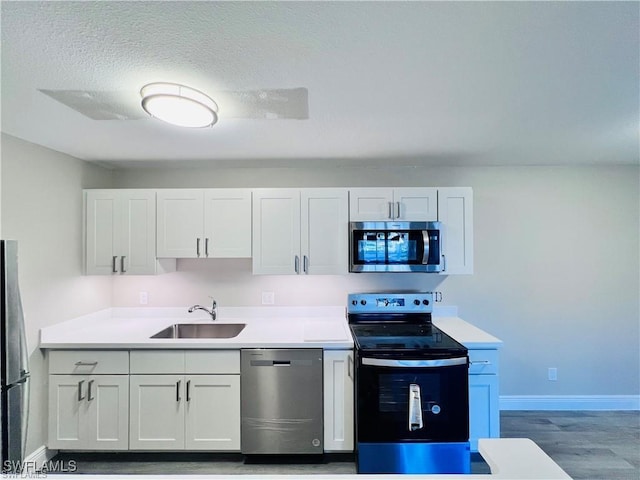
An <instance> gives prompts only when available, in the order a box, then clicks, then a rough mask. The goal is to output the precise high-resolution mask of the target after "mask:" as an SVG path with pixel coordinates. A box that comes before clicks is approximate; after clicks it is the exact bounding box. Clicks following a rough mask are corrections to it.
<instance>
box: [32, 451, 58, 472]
mask: <svg viewBox="0 0 640 480" xmlns="http://www.w3.org/2000/svg"><path fill="white" fill-rule="evenodd" d="M57 454H58V451H57V450H49V449H48V448H47V447H45V446H44V445H42V446H41V447H39V448H36V449H35V450H34V451H33V452H31V453H30V454H29V455H27V457H26V458H25V459H24V463H25V465H29V466H35V470H41V469H42V467H43V465H45V464H46V463H48V462H49V460H51V459H52V458H53V457H55V456H56V455H57ZM30 468H31V467H30Z"/></svg>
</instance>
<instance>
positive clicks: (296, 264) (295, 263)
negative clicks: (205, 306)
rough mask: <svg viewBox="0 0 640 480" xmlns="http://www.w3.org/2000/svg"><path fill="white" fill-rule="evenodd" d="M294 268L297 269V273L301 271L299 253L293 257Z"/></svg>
mask: <svg viewBox="0 0 640 480" xmlns="http://www.w3.org/2000/svg"><path fill="white" fill-rule="evenodd" d="M293 268H294V269H295V271H296V273H300V257H298V255H296V256H295V258H294V259H293Z"/></svg>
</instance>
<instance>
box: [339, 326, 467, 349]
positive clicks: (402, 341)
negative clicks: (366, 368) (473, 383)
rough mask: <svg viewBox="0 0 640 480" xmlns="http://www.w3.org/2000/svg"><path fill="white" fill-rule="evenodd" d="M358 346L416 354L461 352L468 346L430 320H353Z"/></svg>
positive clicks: (353, 330) (359, 347) (354, 334)
mask: <svg viewBox="0 0 640 480" xmlns="http://www.w3.org/2000/svg"><path fill="white" fill-rule="evenodd" d="M350 327H351V332H352V333H353V337H354V339H355V343H356V347H357V349H359V350H361V351H366V352H379V353H394V354H403V353H405V354H409V353H411V354H414V353H419V352H422V353H427V354H439V353H461V354H466V352H467V349H466V348H465V347H464V346H463V345H461V344H460V343H458V342H456V341H455V340H454V339H453V338H451V337H450V336H449V335H447V334H446V333H444V332H442V331H441V330H440V329H439V328H437V327H434V326H433V325H431V324H386V323H378V324H352V325H350Z"/></svg>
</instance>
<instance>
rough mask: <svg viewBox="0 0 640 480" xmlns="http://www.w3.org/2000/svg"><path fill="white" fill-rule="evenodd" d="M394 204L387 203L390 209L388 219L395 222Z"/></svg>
mask: <svg viewBox="0 0 640 480" xmlns="http://www.w3.org/2000/svg"><path fill="white" fill-rule="evenodd" d="M392 203H393V202H387V205H388V207H389V213H388V215H387V216H388V217H389V218H390V219H391V220H393V206H392Z"/></svg>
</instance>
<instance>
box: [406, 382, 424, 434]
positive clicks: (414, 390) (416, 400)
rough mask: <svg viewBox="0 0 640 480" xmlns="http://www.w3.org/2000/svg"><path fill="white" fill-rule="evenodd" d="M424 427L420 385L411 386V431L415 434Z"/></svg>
mask: <svg viewBox="0 0 640 480" xmlns="http://www.w3.org/2000/svg"><path fill="white" fill-rule="evenodd" d="M422 427H424V424H423V423H422V396H421V394H420V385H418V384H417V383H412V384H410V385H409V431H410V432H414V431H416V430H420V429H421V428H422Z"/></svg>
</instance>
